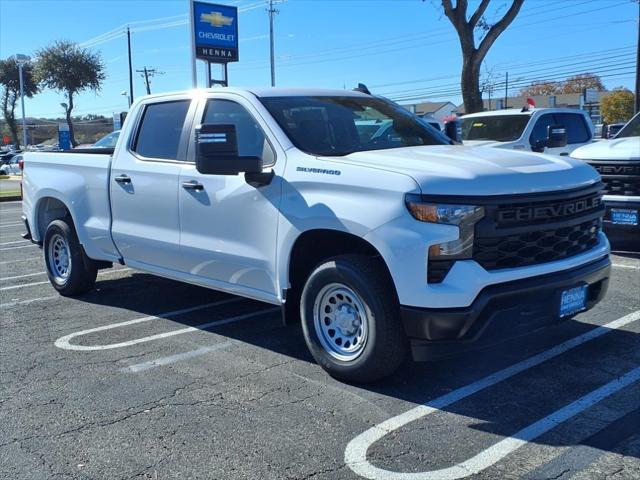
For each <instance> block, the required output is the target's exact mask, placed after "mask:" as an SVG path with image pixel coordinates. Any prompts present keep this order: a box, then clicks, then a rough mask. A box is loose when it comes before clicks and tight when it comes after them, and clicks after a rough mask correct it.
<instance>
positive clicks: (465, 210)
mask: <svg viewBox="0 0 640 480" xmlns="http://www.w3.org/2000/svg"><path fill="white" fill-rule="evenodd" d="M406 204H407V208H408V209H409V212H411V215H412V216H413V217H414V218H415V219H416V220H420V221H422V222H430V223H440V224H445V225H455V226H457V227H458V229H459V230H460V234H459V236H458V239H457V240H452V241H450V242H445V243H439V244H435V245H431V246H430V247H429V264H428V266H427V271H428V281H429V282H430V283H438V282H441V281H442V280H443V279H444V277H445V276H446V274H447V273H448V272H449V269H450V268H451V267H452V266H453V263H454V262H455V260H462V259H468V258H471V257H472V255H473V234H474V227H475V224H476V223H478V222H479V221H480V220H481V219H482V217H484V207H479V206H474V205H455V204H442V203H430V202H424V201H422V200H421V198H420V196H419V195H407V197H406Z"/></svg>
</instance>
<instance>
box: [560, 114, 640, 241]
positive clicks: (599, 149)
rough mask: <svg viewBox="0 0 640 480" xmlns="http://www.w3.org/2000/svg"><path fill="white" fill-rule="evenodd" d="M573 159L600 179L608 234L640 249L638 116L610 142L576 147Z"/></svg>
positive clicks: (639, 132)
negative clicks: (590, 167) (602, 183)
mask: <svg viewBox="0 0 640 480" xmlns="http://www.w3.org/2000/svg"><path fill="white" fill-rule="evenodd" d="M571 156H572V157H573V158H578V159H580V160H584V161H585V162H587V163H588V164H589V165H591V166H592V167H593V168H595V169H596V170H597V171H598V173H600V175H601V176H602V181H603V182H604V185H605V188H604V197H603V200H604V204H605V207H606V212H605V216H604V227H605V230H606V231H607V233H608V234H609V235H611V236H612V237H611V238H612V240H613V236H615V237H617V239H622V240H625V241H626V240H629V241H631V242H632V243H634V244H635V245H634V246H633V247H632V248H637V247H638V246H640V113H638V114H636V116H635V117H633V118H632V119H631V120H629V122H628V123H627V124H626V125H625V126H624V127H623V128H622V129H621V130H620V131H619V132H618V133H617V134H616V136H615V137H614V138H613V139H611V140H602V141H599V142H595V143H593V144H591V145H586V146H584V147H581V148H578V149H577V150H574V151H573V152H572V153H571Z"/></svg>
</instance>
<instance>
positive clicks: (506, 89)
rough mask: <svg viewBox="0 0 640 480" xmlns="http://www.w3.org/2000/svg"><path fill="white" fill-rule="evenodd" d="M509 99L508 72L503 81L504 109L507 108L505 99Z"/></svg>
mask: <svg viewBox="0 0 640 480" xmlns="http://www.w3.org/2000/svg"><path fill="white" fill-rule="evenodd" d="M508 97H509V72H507V74H506V76H505V80H504V108H508V106H507V98H508Z"/></svg>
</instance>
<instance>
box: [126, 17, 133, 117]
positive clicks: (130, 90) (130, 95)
mask: <svg viewBox="0 0 640 480" xmlns="http://www.w3.org/2000/svg"><path fill="white" fill-rule="evenodd" d="M127 49H128V52H129V106H131V104H132V103H133V67H132V66H131V30H130V29H129V26H127Z"/></svg>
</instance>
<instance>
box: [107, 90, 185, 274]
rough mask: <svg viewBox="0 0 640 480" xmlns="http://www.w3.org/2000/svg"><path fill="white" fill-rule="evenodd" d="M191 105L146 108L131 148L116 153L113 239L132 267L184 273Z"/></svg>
mask: <svg viewBox="0 0 640 480" xmlns="http://www.w3.org/2000/svg"><path fill="white" fill-rule="evenodd" d="M191 106H192V100H191V99H190V98H180V97H177V98H172V99H171V100H168V101H166V102H158V101H157V100H155V101H153V102H149V103H147V104H146V105H144V106H142V107H141V108H140V110H139V112H140V114H139V116H138V118H137V119H136V125H135V127H134V130H133V131H132V132H131V134H130V135H129V139H128V144H127V145H122V147H121V148H119V149H118V151H117V152H116V157H115V163H114V165H113V167H112V171H111V177H110V192H111V206H112V217H113V224H112V235H113V240H114V241H115V243H116V245H117V247H118V249H119V250H120V253H121V254H122V256H123V257H124V260H125V262H126V263H127V264H130V265H133V266H138V267H139V268H142V269H145V268H146V269H153V268H151V267H160V268H164V269H171V270H176V269H178V266H179V259H178V256H179V249H180V221H179V215H178V183H179V177H180V169H181V167H182V165H183V163H184V160H185V158H186V146H187V141H188V136H189V131H190V128H191V122H190V121H189V120H188V119H190V118H191V116H192V111H191ZM194 108H195V102H194ZM190 112H191V113H190Z"/></svg>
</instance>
